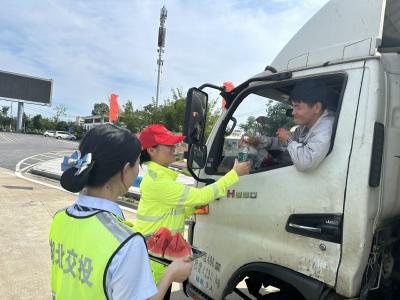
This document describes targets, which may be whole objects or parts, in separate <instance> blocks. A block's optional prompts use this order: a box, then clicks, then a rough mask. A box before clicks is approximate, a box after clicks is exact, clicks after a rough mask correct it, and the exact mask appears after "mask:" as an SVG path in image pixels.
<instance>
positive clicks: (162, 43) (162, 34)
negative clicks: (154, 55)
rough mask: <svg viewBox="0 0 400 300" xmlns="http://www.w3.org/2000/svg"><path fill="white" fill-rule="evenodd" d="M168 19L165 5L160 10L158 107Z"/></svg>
mask: <svg viewBox="0 0 400 300" xmlns="http://www.w3.org/2000/svg"><path fill="white" fill-rule="evenodd" d="M166 19H167V9H166V8H165V5H164V6H163V7H162V8H161V11H160V27H159V28H158V49H157V52H158V59H157V65H158V70H157V92H156V107H158V97H159V96H160V76H161V68H162V66H163V64H164V60H163V54H164V47H165V34H166V32H167V29H166V28H165V27H164V25H165V20H166Z"/></svg>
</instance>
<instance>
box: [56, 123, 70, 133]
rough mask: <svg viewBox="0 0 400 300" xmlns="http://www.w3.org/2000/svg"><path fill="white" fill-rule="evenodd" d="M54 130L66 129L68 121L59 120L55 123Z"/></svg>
mask: <svg viewBox="0 0 400 300" xmlns="http://www.w3.org/2000/svg"><path fill="white" fill-rule="evenodd" d="M56 130H61V131H67V130H68V123H67V122H65V121H60V122H58V123H57V124H56Z"/></svg>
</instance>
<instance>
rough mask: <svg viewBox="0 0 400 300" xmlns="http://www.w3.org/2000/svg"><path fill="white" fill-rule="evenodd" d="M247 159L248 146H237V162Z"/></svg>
mask: <svg viewBox="0 0 400 300" xmlns="http://www.w3.org/2000/svg"><path fill="white" fill-rule="evenodd" d="M248 159H249V148H248V147H246V146H241V147H240V148H239V153H238V161H239V162H245V161H247V160H248Z"/></svg>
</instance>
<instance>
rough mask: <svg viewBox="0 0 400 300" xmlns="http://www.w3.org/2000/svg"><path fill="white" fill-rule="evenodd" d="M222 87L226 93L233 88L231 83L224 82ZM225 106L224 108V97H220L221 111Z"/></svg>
mask: <svg viewBox="0 0 400 300" xmlns="http://www.w3.org/2000/svg"><path fill="white" fill-rule="evenodd" d="M224 87H225V91H226V92H230V91H232V90H233V89H234V88H235V86H234V85H233V83H232V82H228V81H226V82H224ZM225 106H226V100H225V98H224V97H222V110H224V109H225Z"/></svg>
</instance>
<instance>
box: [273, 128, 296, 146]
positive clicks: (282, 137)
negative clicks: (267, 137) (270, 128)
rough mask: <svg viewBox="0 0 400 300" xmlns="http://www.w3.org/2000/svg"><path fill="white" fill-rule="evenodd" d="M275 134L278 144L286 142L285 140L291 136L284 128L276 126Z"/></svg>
mask: <svg viewBox="0 0 400 300" xmlns="http://www.w3.org/2000/svg"><path fill="white" fill-rule="evenodd" d="M276 135H277V137H278V140H279V143H280V144H286V142H287V140H288V139H289V138H291V137H292V134H291V133H290V132H289V131H288V130H287V129H285V128H278V130H277V131H276Z"/></svg>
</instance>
